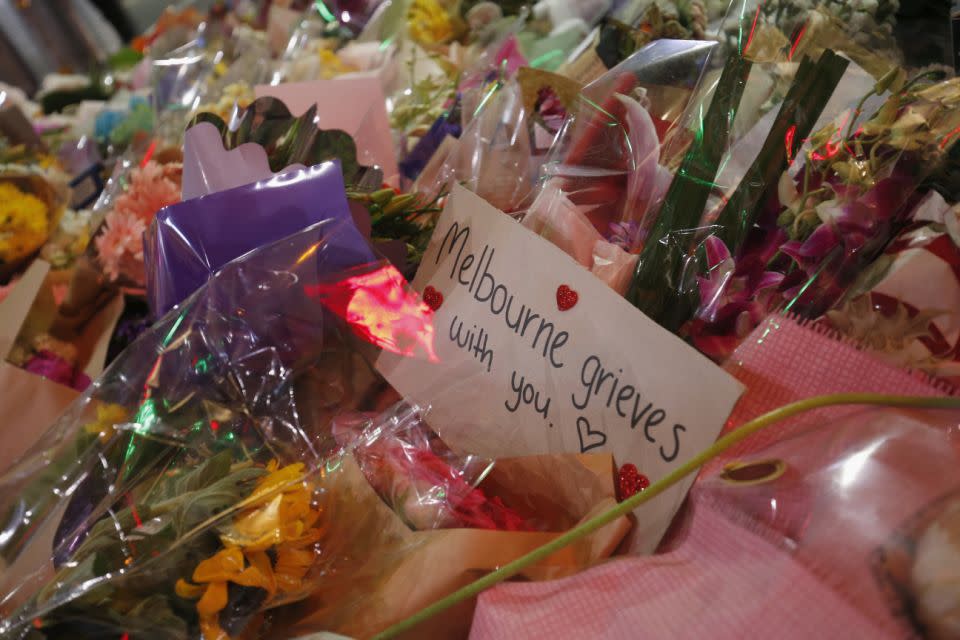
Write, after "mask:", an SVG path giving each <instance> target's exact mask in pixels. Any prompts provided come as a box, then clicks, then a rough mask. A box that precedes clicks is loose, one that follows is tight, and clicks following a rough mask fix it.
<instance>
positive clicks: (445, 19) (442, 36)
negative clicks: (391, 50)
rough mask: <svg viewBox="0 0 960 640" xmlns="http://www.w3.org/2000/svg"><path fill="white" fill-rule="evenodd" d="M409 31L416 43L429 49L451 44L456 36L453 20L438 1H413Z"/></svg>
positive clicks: (408, 20)
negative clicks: (447, 43)
mask: <svg viewBox="0 0 960 640" xmlns="http://www.w3.org/2000/svg"><path fill="white" fill-rule="evenodd" d="M407 29H408V30H409V32H410V37H411V38H413V40H414V42H417V43H419V44H421V45H424V46H428V47H429V46H434V45H438V44H444V43H446V42H449V41H450V40H452V39H453V37H454V35H455V34H456V29H455V24H454V21H453V18H452V17H451V16H450V14H449V13H448V12H447V10H446V9H444V7H443V5H442V4H440V2H438V0H413V2H411V3H410V8H409V9H408V10H407Z"/></svg>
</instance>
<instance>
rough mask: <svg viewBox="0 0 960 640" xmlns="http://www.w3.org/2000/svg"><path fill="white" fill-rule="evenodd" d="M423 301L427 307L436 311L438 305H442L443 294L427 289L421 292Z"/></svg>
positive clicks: (431, 288)
mask: <svg viewBox="0 0 960 640" xmlns="http://www.w3.org/2000/svg"><path fill="white" fill-rule="evenodd" d="M423 301H424V302H425V303H426V304H427V306H428V307H430V308H431V309H433V310H434V311H436V310H437V309H439V308H440V305H442V304H443V294H442V293H440V292H439V291H437V290H436V289H434V288H433V287H432V286H430V287H427V288H426V289H424V290H423Z"/></svg>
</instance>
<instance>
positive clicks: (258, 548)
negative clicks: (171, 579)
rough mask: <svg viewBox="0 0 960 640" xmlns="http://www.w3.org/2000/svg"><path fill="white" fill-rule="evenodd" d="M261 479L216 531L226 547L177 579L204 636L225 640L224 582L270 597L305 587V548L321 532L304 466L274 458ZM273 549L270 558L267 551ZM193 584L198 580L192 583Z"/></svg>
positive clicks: (309, 554) (308, 559) (309, 553)
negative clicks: (193, 604)
mask: <svg viewBox="0 0 960 640" xmlns="http://www.w3.org/2000/svg"><path fill="white" fill-rule="evenodd" d="M267 471H269V473H268V474H267V475H266V476H265V477H263V478H261V479H260V481H259V482H258V483H257V486H256V487H255V488H254V490H253V492H252V493H251V494H250V496H249V497H248V498H247V499H246V500H244V501H243V503H242V504H243V505H244V506H245V507H246V508H245V509H243V511H241V513H240V514H239V515H237V516H236V517H235V518H234V519H233V520H232V521H231V522H230V523H229V524H228V525H227V526H226V527H225V528H224V529H223V530H222V531H221V534H220V541H221V542H222V543H223V545H224V548H223V549H221V550H220V551H218V552H217V553H216V554H215V555H214V556H212V557H210V558H207V559H206V560H204V561H202V562H201V563H200V564H198V565H197V567H196V569H194V572H193V576H192V580H193V582H187V581H186V580H178V581H177V584H176V588H175V591H176V594H177V595H178V596H180V597H181V598H186V599H191V600H195V599H198V598H199V599H198V600H197V605H196V607H197V614H198V615H199V618H200V630H201V632H202V633H203V637H204V640H209V639H214V640H227V638H228V636H227V634H226V633H225V632H224V631H223V629H222V628H221V627H220V621H219V618H220V612H221V611H222V610H223V609H224V608H225V607H226V606H227V585H228V583H231V582H232V583H234V584H237V585H241V586H244V587H255V588H259V589H263V590H265V591H266V592H267V600H268V601H269V599H270V598H272V597H273V596H274V595H275V594H276V593H277V592H280V593H283V594H290V593H296V592H299V591H302V590H303V579H304V577H305V576H306V575H307V572H308V571H309V570H310V567H311V565H312V564H313V560H314V552H313V550H311V549H309V548H308V547H310V546H311V545H313V544H314V543H315V542H317V541H318V540H319V539H320V536H321V535H322V530H320V529H318V528H315V527H314V524H316V522H317V520H319V518H320V512H319V511H317V510H315V509H314V508H313V507H312V505H311V500H312V496H313V486H312V485H311V484H310V483H309V482H307V481H306V479H305V477H304V466H303V464H300V463H297V464H291V465H288V466H286V467H283V468H282V469H280V468H278V465H277V463H276V461H271V462H270V464H269V465H267ZM270 549H272V550H273V557H274V558H275V561H274V560H271V555H269V554H268V553H267V550H270ZM194 583H196V584H194Z"/></svg>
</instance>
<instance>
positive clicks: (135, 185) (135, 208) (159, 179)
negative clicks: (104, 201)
mask: <svg viewBox="0 0 960 640" xmlns="http://www.w3.org/2000/svg"><path fill="white" fill-rule="evenodd" d="M180 172H181V169H180V167H179V166H178V165H174V166H167V165H159V164H157V163H156V162H153V161H152V160H151V161H150V162H147V164H146V165H144V166H143V167H140V168H138V169H134V170H133V171H131V172H130V186H129V187H128V188H127V190H126V191H125V192H124V193H123V195H121V196H119V197H118V198H117V202H116V204H115V205H114V210H115V211H117V212H118V213H124V214H127V215H132V216H136V217H137V218H139V219H140V220H142V221H143V223H144V226H146V225H149V224H150V222H152V221H153V217H154V216H155V215H157V212H158V211H160V209H163V208H164V207H166V206H168V205H171V204H175V203H177V202H180V175H181V173H180Z"/></svg>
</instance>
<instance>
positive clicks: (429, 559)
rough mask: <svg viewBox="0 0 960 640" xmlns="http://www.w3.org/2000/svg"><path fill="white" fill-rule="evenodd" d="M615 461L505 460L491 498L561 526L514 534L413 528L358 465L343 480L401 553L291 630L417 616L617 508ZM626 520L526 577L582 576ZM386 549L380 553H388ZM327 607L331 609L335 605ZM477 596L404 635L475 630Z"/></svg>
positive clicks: (348, 628) (354, 633)
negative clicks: (369, 581)
mask: <svg viewBox="0 0 960 640" xmlns="http://www.w3.org/2000/svg"><path fill="white" fill-rule="evenodd" d="M613 476H614V474H613V460H612V458H611V457H610V456H609V455H585V456H573V455H556V456H528V457H524V458H511V459H503V460H499V461H498V462H497V464H496V466H495V467H494V469H493V471H492V472H491V474H490V476H488V478H486V479H485V480H484V482H483V484H482V487H483V488H484V490H485V491H486V492H487V494H488V495H489V496H500V497H501V498H503V499H504V500H505V501H507V500H509V502H508V504H510V506H511V507H512V508H514V509H516V510H517V511H519V512H520V513H521V515H524V516H528V517H529V516H530V515H531V514H535V516H536V519H537V520H538V521H539V522H541V523H543V524H546V523H550V524H554V525H556V526H558V527H560V526H562V528H559V529H558V530H557V531H558V532H556V533H553V532H509V531H490V530H482V529H445V530H434V531H411V530H410V529H409V528H408V527H407V526H406V525H405V524H404V523H403V522H402V521H401V520H400V518H399V517H398V516H397V515H396V514H394V513H393V512H392V511H390V509H389V507H388V506H387V505H386V504H385V503H383V501H381V500H379V499H378V498H377V497H376V494H375V493H374V492H373V489H372V488H371V487H370V485H369V483H367V481H366V479H365V478H364V476H363V474H362V472H361V471H360V469H359V468H358V467H357V466H356V464H355V463H353V462H352V461H350V462H349V463H348V464H346V465H345V466H344V469H343V476H342V481H344V482H348V483H349V484H350V485H351V486H352V488H353V490H354V491H355V492H356V495H357V498H358V500H360V501H361V502H363V503H364V504H372V505H374V506H373V508H374V509H376V510H379V511H381V512H382V514H380V516H381V517H378V518H377V520H378V521H382V522H384V523H386V524H385V528H387V529H389V532H388V535H387V536H386V537H388V538H389V537H392V538H393V539H395V540H398V541H399V542H398V547H397V548H395V549H391V550H388V551H387V554H388V555H396V554H397V552H398V551H399V553H400V555H399V557H400V558H401V559H400V560H399V562H398V563H397V564H396V566H395V567H393V569H392V570H391V571H390V572H389V574H388V575H384V576H383V577H382V579H381V580H380V582H379V583H378V584H377V586H376V587H375V588H374V589H373V590H372V591H370V590H368V591H366V592H364V593H363V594H362V596H361V597H360V598H359V600H360V601H358V602H357V603H356V604H355V605H354V606H351V604H350V603H347V602H341V603H331V602H324V601H322V600H321V599H320V598H311V599H308V600H307V601H306V602H304V603H302V604H301V605H300V606H299V608H298V612H299V613H298V615H297V616H296V621H295V622H293V624H292V625H291V626H290V628H289V629H285V631H289V632H290V635H293V636H296V635H303V634H308V633H313V632H318V631H332V632H335V633H340V634H344V635H347V636H350V637H352V638H366V637H370V636H371V635H373V634H374V633H376V632H378V631H381V630H383V629H385V628H386V627H388V626H390V625H391V624H394V623H396V622H399V621H400V620H403V619H404V618H407V617H408V616H410V615H412V614H414V613H416V612H417V611H419V610H421V609H423V608H424V607H426V606H427V605H429V604H432V603H433V602H435V601H437V600H439V599H440V598H442V597H444V596H446V595H449V594H450V593H452V592H453V591H455V590H456V589H458V588H460V587H463V586H465V585H466V584H468V583H470V582H472V581H473V580H476V579H477V578H479V577H480V576H482V575H484V574H485V573H488V572H489V571H491V570H494V569H496V568H498V567H500V566H503V565H504V564H506V563H508V562H510V561H512V560H515V559H516V558H518V557H520V556H522V555H524V554H526V553H528V552H530V551H533V550H534V549H536V548H537V547H540V546H542V545H543V544H546V543H547V542H549V541H551V540H553V539H554V538H556V537H557V536H558V535H560V533H559V532H560V531H564V530H566V529H568V528H569V527H570V526H572V525H574V524H576V523H578V522H582V521H584V520H586V519H588V518H589V517H591V516H593V515H596V514H598V513H599V512H601V511H603V510H606V509H609V508H610V507H611V506H612V505H613V504H615V502H616V501H615V498H614V486H613ZM630 526H631V525H630V521H629V520H628V519H627V518H621V519H619V520H617V521H615V522H613V523H611V524H609V525H607V526H606V527H604V528H602V529H600V530H598V531H596V532H595V533H593V534H592V535H590V536H588V537H587V538H585V539H584V540H583V541H581V542H580V543H577V544H574V545H570V546H568V547H566V548H564V549H562V550H560V551H558V552H557V553H555V554H553V555H551V556H550V557H548V558H547V559H546V560H544V561H543V562H541V563H539V564H537V565H535V566H533V567H531V568H529V569H528V570H527V571H524V572H523V573H522V574H521V576H520V577H521V578H524V579H528V580H543V579H552V578H559V577H563V576H567V575H570V574H572V573H575V572H577V571H579V570H581V569H583V568H585V567H587V566H589V565H591V564H593V563H595V562H597V561H599V560H601V559H603V558H605V557H607V556H609V555H610V554H611V553H613V551H614V550H615V549H616V547H617V545H618V544H619V543H620V541H621V540H622V539H623V538H624V537H625V536H626V534H627V533H628V532H629V530H630ZM379 553H381V551H380V550H371V554H379ZM325 605H326V606H325ZM475 605H476V602H475V600H471V601H467V602H464V603H462V604H461V605H459V606H457V607H453V608H451V609H449V610H447V611H445V612H444V613H443V614H440V615H438V616H436V617H434V618H432V619H431V620H429V621H427V622H425V623H423V624H422V625H420V626H418V627H417V628H416V629H414V630H412V631H411V632H409V633H407V634H406V635H405V636H403V637H407V638H431V639H443V638H465V637H466V636H467V634H468V632H469V630H470V622H471V620H472V617H473V609H474V607H475Z"/></svg>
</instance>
